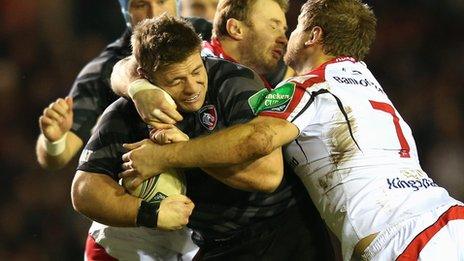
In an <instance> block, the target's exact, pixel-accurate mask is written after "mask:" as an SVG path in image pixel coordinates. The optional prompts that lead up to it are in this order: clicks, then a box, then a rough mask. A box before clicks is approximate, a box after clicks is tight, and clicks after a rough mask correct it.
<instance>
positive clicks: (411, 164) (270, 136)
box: [123, 0, 464, 260]
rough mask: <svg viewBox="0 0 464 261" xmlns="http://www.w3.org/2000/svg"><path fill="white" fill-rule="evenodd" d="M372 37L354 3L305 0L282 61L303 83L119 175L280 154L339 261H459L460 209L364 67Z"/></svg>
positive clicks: (371, 24) (144, 149)
mask: <svg viewBox="0 0 464 261" xmlns="http://www.w3.org/2000/svg"><path fill="white" fill-rule="evenodd" d="M375 27H376V19H375V16H374V14H373V12H372V10H371V9H370V8H369V7H368V6H367V5H365V4H363V3H362V2H361V1H359V0H338V1H331V0H309V1H308V2H307V3H305V4H304V5H303V7H302V9H301V14H300V16H299V18H298V26H297V28H296V29H295V30H294V31H293V32H292V35H291V37H290V40H289V47H288V52H287V53H286V56H285V60H286V62H287V63H288V64H289V65H290V66H291V67H292V68H293V69H294V70H295V71H296V72H297V73H298V75H299V76H297V77H294V78H292V79H290V80H289V81H286V82H283V83H282V84H280V85H279V86H277V88H276V89H274V90H273V91H272V92H266V91H263V92H262V93H258V94H257V95H256V96H253V97H252V98H251V99H250V100H249V102H250V106H252V107H253V110H254V111H255V113H259V116H258V117H257V118H255V119H254V120H252V121H250V122H249V123H247V124H242V125H236V126H234V127H232V128H230V129H229V130H226V131H222V132H218V133H216V134H212V135H209V136H206V137H202V138H199V139H194V140H190V141H188V142H181V143H177V144H170V145H165V146H159V145H156V144H155V143H151V142H148V141H147V142H145V143H144V144H143V146H132V145H129V147H131V148H132V149H134V150H132V151H131V152H129V153H127V154H125V155H124V156H123V159H125V160H127V161H130V162H131V167H132V170H131V171H127V172H125V174H126V175H124V176H131V175H137V176H138V177H139V178H141V179H145V178H147V177H151V176H152V175H154V174H156V173H157V172H160V171H163V170H164V169H166V168H171V167H194V166H199V167H211V166H224V165H227V164H240V163H241V162H249V161H250V160H253V159H256V158H260V157H262V156H263V155H267V154H268V153H270V152H273V153H275V149H276V148H279V147H280V146H283V145H285V144H287V145H286V146H285V149H284V150H285V158H286V160H287V162H288V163H289V164H291V165H292V166H293V168H294V170H295V172H296V173H297V174H298V176H299V177H300V178H301V180H302V181H303V183H304V184H305V185H306V188H307V190H308V192H309V194H310V196H311V198H312V200H313V201H314V203H315V204H316V206H317V208H318V210H319V212H320V214H321V216H322V217H323V219H324V220H325V222H326V224H327V226H328V227H329V228H330V229H331V230H332V231H333V232H334V234H335V235H336V236H337V237H338V239H339V240H340V241H341V244H342V251H343V256H344V260H350V259H351V258H356V259H363V260H419V259H420V260H463V259H464V248H463V247H462V246H463V245H464V237H462V235H463V234H464V226H463V225H464V204H463V203H461V202H459V201H457V200H455V199H453V198H452V197H450V196H449V194H448V192H447V191H446V190H445V189H444V188H441V187H439V186H438V185H437V184H435V183H434V182H433V180H431V179H430V178H429V177H428V176H427V174H426V173H425V172H424V171H423V170H422V168H421V166H420V164H419V160H418V155H417V150H416V145H415V142H414V138H413V136H412V131H411V129H410V128H409V126H408V125H407V123H406V122H405V121H404V120H403V118H402V117H401V116H400V114H399V113H398V111H397V110H396V109H395V107H394V106H393V105H392V102H391V101H390V100H389V99H388V96H387V95H386V93H385V91H384V89H383V88H382V86H381V85H380V84H379V82H378V81H377V80H376V79H375V77H374V76H373V75H372V73H371V72H370V71H369V70H368V68H367V66H366V65H365V64H364V63H363V62H361V60H362V59H363V58H364V57H365V55H366V54H367V53H368V50H369V47H370V45H371V44H372V42H373V39H374V37H375ZM212 144H220V145H216V146H212ZM137 145H140V144H137ZM141 155H145V156H146V155H150V156H151V158H150V159H147V158H146V157H145V156H144V157H140V156H141ZM125 166H126V165H125ZM135 184H136V183H135ZM135 184H134V185H135Z"/></svg>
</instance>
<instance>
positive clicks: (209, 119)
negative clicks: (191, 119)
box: [198, 105, 217, 131]
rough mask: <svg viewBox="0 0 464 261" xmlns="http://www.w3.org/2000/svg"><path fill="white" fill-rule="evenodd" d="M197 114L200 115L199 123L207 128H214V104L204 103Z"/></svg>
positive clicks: (215, 122)
mask: <svg viewBox="0 0 464 261" xmlns="http://www.w3.org/2000/svg"><path fill="white" fill-rule="evenodd" d="M198 115H199V117H200V123H201V125H203V127H205V128H206V129H207V130H210V131H212V130H214V128H215V127H216V124H217V112H216V107H214V105H206V106H203V107H202V108H201V109H200V110H199V112H198Z"/></svg>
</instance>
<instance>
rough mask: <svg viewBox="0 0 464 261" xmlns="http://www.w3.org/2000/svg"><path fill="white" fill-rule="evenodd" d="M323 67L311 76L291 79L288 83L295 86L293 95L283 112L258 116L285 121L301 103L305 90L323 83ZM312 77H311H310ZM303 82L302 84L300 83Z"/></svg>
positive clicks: (264, 112) (269, 112) (263, 113)
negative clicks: (292, 83)
mask: <svg viewBox="0 0 464 261" xmlns="http://www.w3.org/2000/svg"><path fill="white" fill-rule="evenodd" d="M324 74H325V67H324V68H318V69H316V70H314V71H312V72H311V74H308V75H303V76H297V77H293V78H291V79H290V80H289V81H290V82H294V83H295V84H296V88H295V93H294V94H293V97H292V100H291V101H290V104H289V105H288V106H287V108H286V110H285V111H284V112H273V111H263V112H261V113H260V114H259V115H261V116H271V117H274V118H280V119H287V118H288V116H290V114H291V113H292V112H293V111H294V110H295V108H296V107H297V106H298V104H299V103H300V102H301V99H302V98H303V95H304V94H305V92H306V90H307V89H309V88H311V86H313V85H314V84H316V83H321V82H324V81H325V77H324ZM311 76H313V77H311ZM301 81H303V82H301Z"/></svg>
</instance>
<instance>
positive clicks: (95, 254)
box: [85, 235, 117, 261]
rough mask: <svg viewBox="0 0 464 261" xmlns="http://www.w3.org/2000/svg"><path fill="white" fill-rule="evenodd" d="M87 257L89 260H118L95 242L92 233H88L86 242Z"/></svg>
mask: <svg viewBox="0 0 464 261" xmlns="http://www.w3.org/2000/svg"><path fill="white" fill-rule="evenodd" d="M85 257H86V260H87V261H117V259H116V258H114V257H112V256H110V255H109V254H108V253H106V250H105V248H104V247H102V246H101V245H99V244H98V243H97V242H95V239H94V238H93V237H92V236H91V235H87V241H86V242H85Z"/></svg>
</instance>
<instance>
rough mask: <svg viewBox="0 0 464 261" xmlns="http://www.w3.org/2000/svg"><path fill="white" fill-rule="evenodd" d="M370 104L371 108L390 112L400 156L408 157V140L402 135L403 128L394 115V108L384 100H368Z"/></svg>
mask: <svg viewBox="0 0 464 261" xmlns="http://www.w3.org/2000/svg"><path fill="white" fill-rule="evenodd" d="M369 102H370V103H371V105H372V108H374V109H376V110H381V111H384V112H387V113H389V114H391V116H392V117H393V125H395V130H396V135H397V136H398V140H399V142H400V146H401V150H400V157H402V158H409V157H410V156H409V151H410V150H411V148H410V147H409V144H408V141H407V140H406V138H405V137H404V134H403V130H402V129H401V126H400V119H399V118H398V116H397V115H396V112H395V109H394V108H393V106H392V105H390V104H388V103H384V102H377V101H369Z"/></svg>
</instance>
